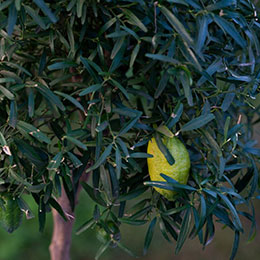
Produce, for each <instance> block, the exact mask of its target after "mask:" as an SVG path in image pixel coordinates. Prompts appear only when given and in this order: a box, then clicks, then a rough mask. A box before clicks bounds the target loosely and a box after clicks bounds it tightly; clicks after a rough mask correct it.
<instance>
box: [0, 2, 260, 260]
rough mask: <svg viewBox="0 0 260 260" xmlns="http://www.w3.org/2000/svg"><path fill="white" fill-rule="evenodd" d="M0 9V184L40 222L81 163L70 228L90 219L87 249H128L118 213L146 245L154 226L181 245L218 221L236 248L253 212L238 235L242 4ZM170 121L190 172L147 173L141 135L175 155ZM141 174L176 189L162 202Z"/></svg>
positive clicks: (253, 50)
mask: <svg viewBox="0 0 260 260" xmlns="http://www.w3.org/2000/svg"><path fill="white" fill-rule="evenodd" d="M0 11H1V13H0V35H1V40H0V59H1V62H0V75H1V78H0V104H1V105H0V113H1V116H0V145H1V146H0V149H1V150H0V151H1V158H0V159H1V161H0V167H1V168H0V172H1V191H3V192H9V193H11V194H12V196H13V197H15V198H16V200H17V201H18V204H19V207H20V208H21V209H22V210H23V211H24V212H25V213H26V215H27V217H28V218H30V217H31V213H30V209H29V208H28V206H27V205H26V203H25V202H24V201H23V200H22V194H23V193H29V194H31V195H32V196H33V198H34V200H35V202H36V203H37V204H38V205H39V215H38V217H39V225H40V230H43V228H44V223H45V214H46V213H47V212H49V211H50V209H51V207H54V208H56V209H57V210H58V211H59V212H60V214H61V215H62V216H64V218H66V214H64V212H63V210H62V208H61V207H60V205H59V204H58V203H57V201H56V199H55V198H57V197H58V196H59V195H60V193H61V186H62V185H63V186H64V188H65V191H66V193H67V195H68V197H69V199H70V203H71V207H72V208H74V207H75V194H76V191H77V188H78V186H79V182H80V178H81V176H82V175H86V174H88V175H89V177H90V178H89V181H88V183H86V182H84V183H83V184H82V185H83V188H84V190H85V191H86V192H87V193H88V194H89V196H90V197H91V198H92V199H93V200H94V201H95V202H96V207H95V209H93V218H91V219H90V220H87V222H86V223H85V224H84V225H83V226H81V227H80V228H79V230H78V233H81V232H82V231H84V230H86V229H88V228H93V227H94V226H95V227H96V228H97V232H98V238H99V239H100V240H101V242H102V243H103V245H102V246H101V248H100V251H99V252H98V253H97V257H99V256H100V255H101V254H102V253H103V252H104V251H105V249H106V248H108V247H109V246H119V247H120V248H122V249H124V250H125V251H127V252H129V253H130V254H133V253H131V252H130V251H129V249H128V248H127V247H125V246H124V245H122V244H121V242H120V225H121V224H130V225H144V224H146V223H147V224H148V230H147V235H146V237H145V242H144V254H145V253H146V252H147V250H148V248H149V245H150V243H151V240H152V236H153V232H154V229H155V227H156V226H158V228H159V229H160V230H161V232H162V235H163V236H164V238H165V239H166V240H169V241H172V240H176V243H175V244H176V250H175V251H176V253H178V252H179V251H180V249H181V247H182V246H183V244H184V242H185V241H186V239H187V238H188V237H190V238H194V237H198V238H199V240H200V242H201V244H202V245H203V246H206V245H207V244H209V243H210V241H211V240H212V238H213V237H214V231H215V228H214V226H215V221H217V222H220V223H222V224H223V225H225V226H228V227H229V228H230V229H232V230H233V231H234V234H235V239H234V246H233V250H232V254H231V258H232V259H233V258H234V255H235V253H236V250H237V247H238V243H239V235H240V233H241V232H243V227H242V224H241V220H240V218H241V217H245V218H247V219H249V220H250V221H251V222H252V228H251V230H250V231H249V239H251V238H252V237H253V236H254V232H255V218H254V208H253V205H252V199H253V198H255V197H256V196H257V193H256V192H257V191H258V176H259V173H258V168H257V160H259V157H260V149H257V148H255V147H254V146H255V144H256V142H255V141H254V140H252V134H253V125H254V123H256V122H257V121H259V120H258V119H256V117H255V116H257V115H259V107H257V108H255V107H254V106H253V104H252V101H253V100H254V99H255V97H256V95H257V93H258V91H259V87H258V84H259V80H260V78H259V77H260V65H259V53H260V44H259V37H258V35H259V32H260V23H259V22H258V13H257V9H256V7H255V6H254V5H253V3H252V2H250V1H244V0H241V1H236V0H221V1H211V0H208V1H206V0H201V1H199V0H168V1H157V2H155V1H143V0H128V1H127V0H126V1H114V0H89V1H84V0H71V1H61V0H60V1H58V0H57V1H45V2H44V1H43V0H33V1H27V0H22V1H19V0H7V1H1V3H0ZM172 134H175V135H177V136H178V138H179V139H180V140H181V141H182V142H183V143H184V144H185V145H186V147H187V149H188V150H189V153H190V158H191V163H192V165H191V171H190V178H189V181H188V184H187V185H181V184H179V183H177V182H176V181H174V180H173V179H171V178H166V177H165V182H150V181H149V175H148V171H147V162H146V158H147V157H149V155H148V154H147V153H146V149H147V148H146V147H147V143H148V141H149V139H150V138H151V137H152V136H154V137H156V140H157V143H158V145H159V146H160V147H161V150H162V151H164V153H165V156H166V158H167V160H174V158H172V157H171V156H170V155H169V152H168V150H167V149H166V147H165V146H164V145H163V143H162V142H161V137H162V135H166V136H171V135H172ZM162 173H163V169H162ZM151 186H156V187H160V188H164V189H167V190H175V191H177V192H178V196H177V198H176V200H175V201H168V200H167V199H165V198H164V197H162V196H160V194H158V193H157V192H156V191H155V190H154V189H153V188H152V187H151ZM2 204H3V203H2ZM2 206H3V205H2ZM86 206H87V205H86ZM78 224H80V223H78Z"/></svg>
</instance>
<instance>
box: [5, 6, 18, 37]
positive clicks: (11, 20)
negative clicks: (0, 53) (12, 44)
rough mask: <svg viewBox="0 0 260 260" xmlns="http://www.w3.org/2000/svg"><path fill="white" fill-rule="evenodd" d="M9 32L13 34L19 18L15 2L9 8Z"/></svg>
mask: <svg viewBox="0 0 260 260" xmlns="http://www.w3.org/2000/svg"><path fill="white" fill-rule="evenodd" d="M8 9H9V10H8V20H7V33H8V35H12V33H13V31H14V26H15V24H16V20H17V10H16V8H15V4H14V2H13V3H12V4H11V5H10V6H9V8H8Z"/></svg>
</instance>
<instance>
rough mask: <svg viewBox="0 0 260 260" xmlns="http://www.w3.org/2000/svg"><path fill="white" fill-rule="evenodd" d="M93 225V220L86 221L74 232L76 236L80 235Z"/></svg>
mask: <svg viewBox="0 0 260 260" xmlns="http://www.w3.org/2000/svg"><path fill="white" fill-rule="evenodd" d="M94 223H95V220H94V219H93V218H91V219H89V220H88V221H86V222H85V223H84V224H82V225H81V226H80V227H79V228H78V229H77V231H76V235H79V234H81V233H82V232H84V231H86V230H87V229H89V228H90V227H91V226H92V225H93V224H94Z"/></svg>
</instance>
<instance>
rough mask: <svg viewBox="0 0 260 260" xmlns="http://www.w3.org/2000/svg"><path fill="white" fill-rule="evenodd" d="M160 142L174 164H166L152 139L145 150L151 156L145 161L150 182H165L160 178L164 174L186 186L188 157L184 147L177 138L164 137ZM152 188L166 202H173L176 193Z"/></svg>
mask: <svg viewBox="0 0 260 260" xmlns="http://www.w3.org/2000/svg"><path fill="white" fill-rule="evenodd" d="M162 141H163V143H164V145H165V146H166V147H167V149H168V150H169V152H170V153H171V155H172V156H173V158H174V160H175V163H174V164H173V165H170V164H169V163H168V161H167V159H166V158H165V156H164V155H163V153H162V152H161V151H160V149H159V147H158V146H157V144H156V141H155V138H152V139H151V140H150V141H149V143H148V149H147V153H149V154H152V155H153V157H152V158H148V159H147V162H148V171H149V175H150V178H151V180H152V181H163V182H165V180H164V179H163V178H162V177H161V176H160V174H161V173H164V174H165V175H167V176H169V177H171V178H173V179H174V180H176V181H178V182H179V183H181V184H186V183H187V181H188V177H189V170H190V157H189V153H188V151H187V149H186V147H185V146H184V144H183V143H182V142H181V141H180V140H179V139H178V138H177V137H172V138H170V137H164V138H163V139H162ZM154 188H155V189H156V190H157V191H158V192H159V193H161V194H162V195H163V196H164V197H166V198H167V199H168V200H174V198H173V197H174V195H175V194H176V192H174V191H170V190H165V189H160V188H157V187H154Z"/></svg>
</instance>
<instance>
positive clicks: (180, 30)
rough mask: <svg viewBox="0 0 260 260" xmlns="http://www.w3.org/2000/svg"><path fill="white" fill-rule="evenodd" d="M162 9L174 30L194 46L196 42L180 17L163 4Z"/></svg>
mask: <svg viewBox="0 0 260 260" xmlns="http://www.w3.org/2000/svg"><path fill="white" fill-rule="evenodd" d="M161 11H162V13H163V14H164V16H165V17H166V18H167V20H168V21H169V23H170V24H171V26H172V27H173V29H174V30H176V31H177V32H178V34H179V35H180V37H182V39H183V40H184V41H185V42H187V44H188V45H189V46H190V47H192V46H193V44H194V42H193V39H192V38H191V36H190V35H189V34H188V32H187V31H186V29H185V27H184V26H183V24H182V23H181V22H180V21H179V19H178V18H177V17H176V16H175V15H174V14H173V13H172V12H171V11H170V10H169V9H168V8H166V7H164V6H161Z"/></svg>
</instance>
